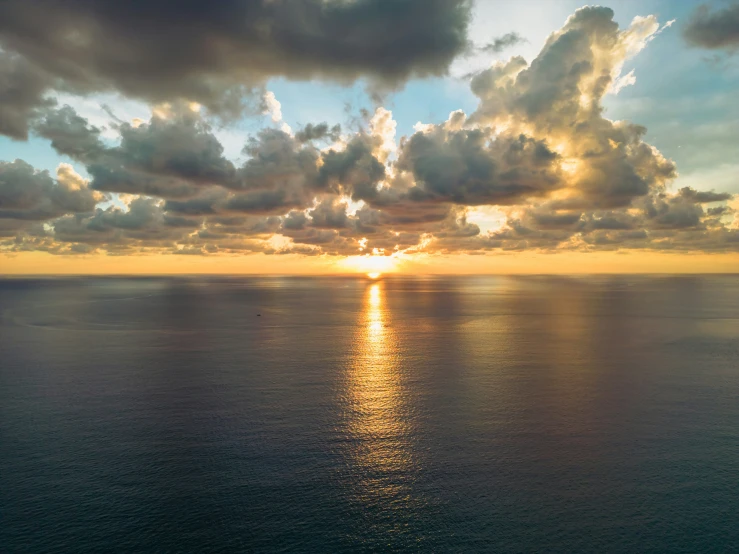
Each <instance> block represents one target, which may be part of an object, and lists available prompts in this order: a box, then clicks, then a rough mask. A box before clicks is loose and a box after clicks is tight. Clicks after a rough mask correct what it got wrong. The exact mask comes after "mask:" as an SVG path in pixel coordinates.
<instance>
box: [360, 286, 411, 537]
mask: <svg viewBox="0 0 739 554" xmlns="http://www.w3.org/2000/svg"><path fill="white" fill-rule="evenodd" d="M363 304H364V305H363V309H362V310H361V313H360V320H359V321H358V325H357V327H356V329H357V332H356V337H355V344H356V346H355V349H354V356H353V358H352V361H351V363H350V366H349V375H348V378H347V391H346V398H347V403H348V406H347V408H348V409H347V412H346V413H347V431H348V434H349V436H350V437H351V442H350V444H351V451H350V452H349V461H350V463H351V464H352V465H353V466H354V471H355V475H359V476H360V478H359V482H356V483H353V488H354V494H355V496H356V497H358V498H357V500H359V501H360V502H362V504H364V505H370V506H375V507H378V508H383V509H387V507H388V506H395V507H397V508H402V507H405V506H407V505H408V503H409V502H411V494H410V490H409V482H408V481H409V479H408V475H409V474H410V473H411V472H412V470H413V464H414V460H413V455H412V449H411V446H410V443H409V440H410V438H409V437H410V429H409V425H408V417H407V411H406V410H405V402H404V400H405V396H404V388H403V381H402V374H401V367H400V363H399V361H400V352H399V350H400V349H399V344H398V340H397V335H396V333H395V332H394V329H393V327H392V326H391V325H390V322H389V319H390V314H389V312H388V310H387V306H386V299H385V282H383V281H378V282H373V283H371V284H370V285H369V286H368V288H367V291H366V293H365V297H364V302H363ZM357 470H358V471H357ZM391 520H392V518H391ZM391 520H389V521H388V525H390V526H395V525H396V524H400V522H399V521H396V522H394V523H393V522H392V521H391ZM396 520H397V514H396Z"/></svg>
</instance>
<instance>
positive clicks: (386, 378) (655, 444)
mask: <svg viewBox="0 0 739 554" xmlns="http://www.w3.org/2000/svg"><path fill="white" fill-rule="evenodd" d="M0 551H1V552H3V553H5V552H8V553H16V552H29V553H34V554H38V553H44V552H55V553H56V552H75V553H88V552H89V553H100V552H158V553H164V552H198V553H204V552H265V553H266V552H319V553H339V552H393V551H411V552H413V551H416V552H464V553H469V552H545V551H546V552H598V553H603V552H671V553H674V552H691V553H692V552H730V551H734V552H736V551H739V277H737V276H593V277H545V276H526V277H524V276H519V277H504V276H500V277H498V276H490V277H459V278H456V277H409V276H388V277H384V278H380V279H378V280H370V279H368V278H365V277H316V278H309V277H177V278H174V277H173V278H169V277H160V278H114V277H109V278H92V277H91V278H57V279H11V278H6V279H2V280H0Z"/></svg>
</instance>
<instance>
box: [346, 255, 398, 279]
mask: <svg viewBox="0 0 739 554" xmlns="http://www.w3.org/2000/svg"><path fill="white" fill-rule="evenodd" d="M399 264H400V260H399V258H397V257H396V256H382V255H372V254H367V255H365V256H349V257H347V258H345V259H344V260H342V261H341V262H340V266H341V267H342V268H345V269H347V270H348V271H351V272H352V273H366V274H367V277H369V278H371V279H377V278H378V277H379V276H380V275H382V274H383V273H393V272H396V271H398V270H399V267H398V266H399Z"/></svg>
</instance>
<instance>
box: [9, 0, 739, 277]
mask: <svg viewBox="0 0 739 554" xmlns="http://www.w3.org/2000/svg"><path fill="white" fill-rule="evenodd" d="M737 90H739V2H737V1H736V0H730V1H727V0H716V1H713V2H709V3H707V4H701V3H700V2H688V1H686V2H674V1H670V0H640V1H638V2H637V1H631V0H622V1H619V2H613V3H611V4H610V5H609V6H583V5H582V4H581V3H580V2H572V1H569V0H521V1H515V2H513V1H511V2H506V1H502V0H495V1H494V0H477V2H470V1H468V0H396V1H394V2H386V1H383V0H291V1H283V0H227V1H224V2H219V3H212V2H206V1H200V0H192V1H189V2H186V3H182V2H175V1H172V0H166V1H164V0H153V1H144V0H133V1H130V2H125V3H121V2H113V1H109V2H107V1H100V2H95V3H91V2H89V1H86V0H68V1H65V2H52V1H50V0H40V1H39V2H32V3H31V2H26V1H23V0H7V1H6V2H3V3H2V5H0V274H80V273H102V274H105V273H114V274H123V273H136V274H141V273H308V274H314V273H315V274H325V273H389V272H408V273H444V274H450V273H452V274H468V273H603V272H608V273H614V272H649V273H673V272H678V273H680V272H739V215H738V212H737V211H736V210H737V209H739V156H737V154H738V153H739V132H737V129H739V105H738V104H737V102H736V93H737Z"/></svg>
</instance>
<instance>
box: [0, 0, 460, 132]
mask: <svg viewBox="0 0 739 554" xmlns="http://www.w3.org/2000/svg"><path fill="white" fill-rule="evenodd" d="M470 10H471V3H470V2H469V0H397V1H394V2H386V1H385V0H356V1H352V2H338V1H332V2H326V1H325V0H294V1H290V2H282V1H277V2H276V1H272V0H225V1H223V2H211V1H208V0H194V1H190V2H186V3H182V2H178V1H175V0H132V1H126V2H92V3H91V2H89V1H87V0H69V1H65V2H62V3H60V2H43V3H40V4H39V3H34V2H27V1H25V0H7V1H4V2H2V3H0V46H1V47H2V49H3V52H2V53H0V56H1V57H2V61H0V75H1V76H2V77H0V83H2V84H0V94H2V96H0V100H2V102H0V105H3V106H4V107H3V109H4V111H6V112H8V113H7V115H5V116H4V117H3V118H2V121H4V122H5V125H4V128H3V129H0V130H2V131H3V132H5V133H8V134H10V135H11V136H14V137H21V138H22V137H24V136H25V126H24V124H23V120H24V118H25V117H27V116H28V115H30V114H29V112H30V111H32V109H33V107H34V106H36V105H38V104H39V103H40V102H41V98H42V97H43V94H44V92H45V91H47V90H48V89H49V88H51V86H52V85H53V83H54V82H55V81H59V82H61V83H63V88H64V89H65V90H66V91H69V92H74V93H78V94H86V93H90V92H93V91H98V92H100V91H109V90H115V91H119V92H121V93H123V94H125V95H127V96H131V97H137V98H142V99H145V100H148V101H151V102H165V101H167V102H171V101H175V100H178V99H185V100H191V101H197V102H199V103H201V104H203V105H204V106H206V107H207V108H208V109H210V110H211V111H213V112H214V113H219V114H222V115H226V116H228V115H233V114H235V113H240V112H241V111H242V110H243V109H244V108H245V102H246V98H247V97H248V96H249V93H250V92H252V91H253V90H255V89H259V88H260V87H261V86H262V85H263V84H264V83H265V82H266V80H267V79H269V78H272V77H286V78H289V79H304V80H309V79H314V78H321V79H330V80H334V81H338V82H341V83H349V82H353V81H355V80H357V79H359V78H361V77H366V78H368V79H369V80H371V81H374V82H376V83H380V84H383V85H385V86H391V87H394V86H397V85H399V84H401V83H403V82H405V81H406V80H407V79H409V78H411V77H425V76H431V75H443V74H445V73H446V71H447V69H448V67H449V65H450V63H451V62H452V60H453V59H454V58H455V57H456V56H457V55H459V54H461V53H462V52H464V51H465V49H466V48H467V43H468V41H467V25H468V22H469V19H470Z"/></svg>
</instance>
